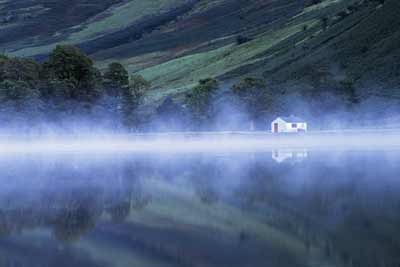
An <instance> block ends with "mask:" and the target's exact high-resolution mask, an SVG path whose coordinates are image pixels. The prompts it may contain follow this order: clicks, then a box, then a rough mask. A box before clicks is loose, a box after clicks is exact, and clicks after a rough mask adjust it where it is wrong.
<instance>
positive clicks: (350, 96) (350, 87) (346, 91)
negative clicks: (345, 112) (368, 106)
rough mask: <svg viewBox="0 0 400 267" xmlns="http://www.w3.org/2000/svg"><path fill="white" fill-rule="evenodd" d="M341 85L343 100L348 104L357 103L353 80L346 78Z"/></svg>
mask: <svg viewBox="0 0 400 267" xmlns="http://www.w3.org/2000/svg"><path fill="white" fill-rule="evenodd" d="M341 86H342V88H341V89H342V92H341V93H342V95H343V96H344V98H345V100H346V101H347V102H348V103H349V104H357V103H359V102H360V101H359V98H358V96H357V93H356V89H355V86H354V81H353V80H351V79H346V80H344V81H342V82H341Z"/></svg>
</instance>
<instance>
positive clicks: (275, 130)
mask: <svg viewBox="0 0 400 267" xmlns="http://www.w3.org/2000/svg"><path fill="white" fill-rule="evenodd" d="M277 132H278V123H274V133H277Z"/></svg>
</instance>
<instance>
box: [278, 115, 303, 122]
mask: <svg viewBox="0 0 400 267" xmlns="http://www.w3.org/2000/svg"><path fill="white" fill-rule="evenodd" d="M279 118H281V119H282V120H284V121H286V122H305V120H304V119H302V118H299V117H296V116H293V115H290V116H288V117H279Z"/></svg>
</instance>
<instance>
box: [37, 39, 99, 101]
mask: <svg viewBox="0 0 400 267" xmlns="http://www.w3.org/2000/svg"><path fill="white" fill-rule="evenodd" d="M42 78H43V79H45V80H48V81H52V80H58V81H62V82H64V83H66V84H67V85H68V87H70V88H71V90H70V91H69V92H68V93H69V95H67V96H66V97H67V98H71V99H75V100H78V101H88V102H92V101H94V100H95V99H97V98H98V97H99V96H100V94H101V90H99V82H100V80H101V73H100V71H99V70H97V69H96V68H94V67H93V61H92V60H91V59H90V58H89V57H88V56H87V55H85V54H84V53H83V52H81V51H80V50H79V49H78V48H77V47H74V46H70V45H58V46H57V47H56V48H55V49H54V50H53V52H52V53H51V54H50V56H49V59H48V61H47V62H45V63H44V64H43V72H42Z"/></svg>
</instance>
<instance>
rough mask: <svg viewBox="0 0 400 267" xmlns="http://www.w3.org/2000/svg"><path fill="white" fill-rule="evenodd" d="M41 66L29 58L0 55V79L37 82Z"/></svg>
mask: <svg viewBox="0 0 400 267" xmlns="http://www.w3.org/2000/svg"><path fill="white" fill-rule="evenodd" d="M40 70H41V66H40V64H39V63H37V62H35V61H33V60H30V59H21V58H7V57H0V81H5V80H10V81H24V82H27V83H29V84H37V83H38V82H39V80H40Z"/></svg>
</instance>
